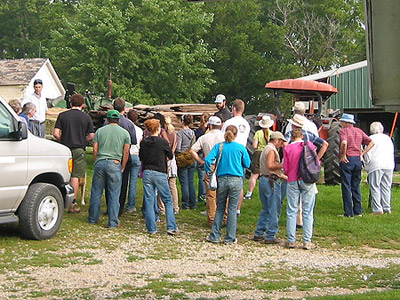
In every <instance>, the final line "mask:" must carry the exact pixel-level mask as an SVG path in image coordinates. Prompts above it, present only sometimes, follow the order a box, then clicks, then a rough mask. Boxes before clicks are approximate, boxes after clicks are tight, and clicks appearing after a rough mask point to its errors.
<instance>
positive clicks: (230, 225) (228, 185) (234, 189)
mask: <svg viewBox="0 0 400 300" xmlns="http://www.w3.org/2000/svg"><path fill="white" fill-rule="evenodd" d="M242 189H243V180H242V177H236V176H223V177H218V190H217V212H216V213H215V219H214V222H213V225H212V229H211V233H210V239H211V240H212V241H214V242H217V241H218V240H219V238H220V237H221V226H222V221H223V218H224V213H225V208H226V202H227V199H228V198H229V204H228V219H227V222H226V236H225V243H233V242H234V241H235V240H236V227H237V222H236V218H237V215H236V210H237V206H238V202H239V196H240V192H241V191H242Z"/></svg>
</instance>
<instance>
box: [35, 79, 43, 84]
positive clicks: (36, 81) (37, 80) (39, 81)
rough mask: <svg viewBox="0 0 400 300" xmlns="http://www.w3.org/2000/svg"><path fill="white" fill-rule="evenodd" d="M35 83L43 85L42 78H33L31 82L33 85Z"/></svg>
mask: <svg viewBox="0 0 400 300" xmlns="http://www.w3.org/2000/svg"><path fill="white" fill-rule="evenodd" d="M37 84H41V85H43V80H42V79H35V81H34V82H33V85H37Z"/></svg>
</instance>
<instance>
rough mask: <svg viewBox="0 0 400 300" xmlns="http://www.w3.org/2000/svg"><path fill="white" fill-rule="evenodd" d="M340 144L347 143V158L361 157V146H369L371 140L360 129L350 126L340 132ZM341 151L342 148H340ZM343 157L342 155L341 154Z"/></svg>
mask: <svg viewBox="0 0 400 300" xmlns="http://www.w3.org/2000/svg"><path fill="white" fill-rule="evenodd" d="M339 135H340V144H342V142H343V141H347V150H346V156H360V155H361V145H368V144H369V143H370V142H371V139H370V138H369V136H368V135H366V134H365V133H364V131H362V130H361V129H360V128H357V127H354V126H353V125H348V126H346V127H345V128H342V129H341V130H340V133H339ZM340 149H341V147H340ZM340 155H342V153H340Z"/></svg>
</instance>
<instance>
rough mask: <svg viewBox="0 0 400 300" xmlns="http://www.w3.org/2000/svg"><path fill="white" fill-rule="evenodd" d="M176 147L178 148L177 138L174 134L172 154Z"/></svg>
mask: <svg viewBox="0 0 400 300" xmlns="http://www.w3.org/2000/svg"><path fill="white" fill-rule="evenodd" d="M176 146H178V141H177V136H176V134H174V142H173V143H172V149H171V150H172V153H175V151H176Z"/></svg>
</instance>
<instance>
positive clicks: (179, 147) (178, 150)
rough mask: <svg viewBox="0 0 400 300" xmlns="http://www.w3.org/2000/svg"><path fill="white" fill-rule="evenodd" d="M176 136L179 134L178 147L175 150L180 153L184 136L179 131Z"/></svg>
mask: <svg viewBox="0 0 400 300" xmlns="http://www.w3.org/2000/svg"><path fill="white" fill-rule="evenodd" d="M176 136H177V143H176V149H175V151H176V152H178V153H179V152H181V146H182V137H181V135H180V134H179V132H178V133H177V134H176Z"/></svg>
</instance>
